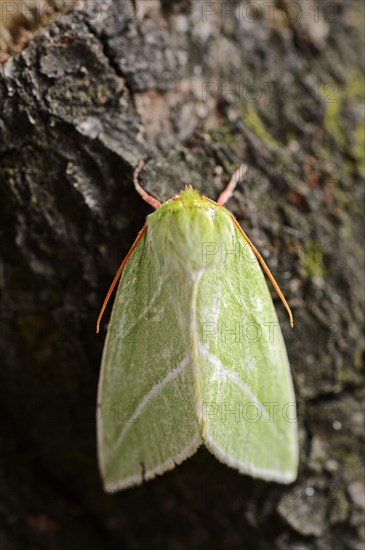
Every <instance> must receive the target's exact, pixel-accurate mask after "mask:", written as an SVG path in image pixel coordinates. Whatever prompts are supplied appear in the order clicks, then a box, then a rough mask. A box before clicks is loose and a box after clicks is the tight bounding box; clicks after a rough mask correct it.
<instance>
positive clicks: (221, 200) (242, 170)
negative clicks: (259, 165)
mask: <svg viewBox="0 0 365 550" xmlns="http://www.w3.org/2000/svg"><path fill="white" fill-rule="evenodd" d="M247 169H248V166H247V164H242V165H241V166H240V167H239V168H238V170H236V171H235V173H234V174H233V176H232V177H231V179H230V181H229V183H228V185H227V187H226V188H225V190H224V191H223V192H222V193H221V194H220V195H219V197H218V200H217V204H219V205H220V206H223V205H224V204H226V202H227V201H228V200H229V199H230V198H231V197H232V193H233V191H234V190H235V187H236V185H237V183H238V182H239V180H240V179H242V178H243V176H244V175H245V174H246V172H247Z"/></svg>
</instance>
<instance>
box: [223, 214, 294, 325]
mask: <svg viewBox="0 0 365 550" xmlns="http://www.w3.org/2000/svg"><path fill="white" fill-rule="evenodd" d="M231 218H232V221H233V223H234V224H235V226H236V227H237V229H238V231H239V232H240V233H241V235H242V237H243V238H244V239H245V241H246V243H247V244H248V246H249V247H250V248H251V250H252V252H253V253H254V254H255V256H256V258H257V259H258V261H259V262H260V264H261V266H262V269H263V270H264V271H265V273H266V275H267V276H268V277H269V279H270V281H271V283H272V285H273V287H274V288H275V290H276V292H277V294H278V296H279V298H280V300H281V301H282V302H283V304H284V306H285V309H286V311H287V312H288V315H289V322H290V326H291V328H293V327H294V319H293V314H292V312H291V309H290V307H289V305H288V302H287V301H286V300H285V297H284V294H283V293H282V292H281V290H280V288H279V285H278V283H277V282H276V281H275V279H274V276H273V274H272V273H271V271H270V269H269V268H268V267H267V265H266V263H265V260H264V258H263V257H262V256H261V254H260V252H259V251H258V250H257V248H256V247H255V245H254V244H253V243H252V242H251V241H250V239H249V238H248V237H247V235H246V233H245V232H244V231H243V229H242V227H241V226H240V224H239V223H238V221H237V220H236V218H235V217H234V216H232V214H231Z"/></svg>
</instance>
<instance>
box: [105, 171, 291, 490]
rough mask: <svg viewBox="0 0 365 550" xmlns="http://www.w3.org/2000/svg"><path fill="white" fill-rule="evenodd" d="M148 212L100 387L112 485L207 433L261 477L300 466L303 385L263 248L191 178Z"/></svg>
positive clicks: (162, 467) (180, 456)
mask: <svg viewBox="0 0 365 550" xmlns="http://www.w3.org/2000/svg"><path fill="white" fill-rule="evenodd" d="M142 166H143V163H142V162H140V163H139V165H138V167H137V170H136V173H135V178H134V182H135V186H136V189H137V191H138V192H139V193H140V194H141V196H142V197H143V198H144V199H145V200H146V201H147V202H149V204H151V205H152V206H154V207H155V208H156V211H155V212H154V213H152V214H150V215H149V216H148V217H147V221H146V224H145V226H144V227H143V229H142V230H141V231H140V232H139V234H138V236H137V239H136V240H135V242H134V244H133V246H132V248H131V250H130V252H129V253H128V255H127V257H126V258H125V259H124V261H123V263H122V265H121V266H120V268H119V270H118V273H117V274H116V276H115V279H114V281H113V283H112V285H111V287H110V290H109V292H108V294H107V297H106V299H105V302H104V304H103V307H102V310H101V312H100V315H99V319H98V323H97V332H98V331H99V325H100V319H101V316H102V314H103V312H104V309H105V307H106V303H107V301H108V299H109V297H110V294H111V293H112V291H113V289H114V287H115V285H116V283H117V282H118V279H119V277H120V276H121V280H120V283H119V288H118V291H117V295H116V299H115V302H114V306H113V311H112V315H111V320H110V323H109V328H108V334H107V337H106V342H105V346H104V352H103V359H102V366H101V374H100V381H99V389H98V406H99V418H98V430H97V431H98V433H97V438H98V457H99V465H100V470H101V474H102V478H103V482H104V487H105V490H106V491H107V492H115V491H118V490H121V489H125V488H128V487H130V486H131V485H134V484H140V483H142V481H144V480H148V479H152V478H154V477H155V476H156V475H158V474H162V473H164V472H165V471H167V470H170V469H172V468H174V466H175V465H177V464H179V463H180V462H182V461H183V460H185V459H186V458H188V457H189V456H191V455H192V454H194V453H195V451H196V450H197V449H198V447H199V446H200V445H202V444H204V445H205V446H206V447H207V448H208V449H209V450H210V451H211V452H212V453H213V455H214V456H216V457H217V458H218V459H219V460H220V461H221V462H223V463H225V464H227V465H228V466H231V467H233V468H236V469H237V470H238V471H239V472H241V473H244V474H249V475H251V476H253V477H258V478H262V479H265V480H273V481H277V482H281V483H290V482H292V481H294V480H295V479H296V477H297V469H298V437H297V422H296V408H295V397H294V391H293V384H292V379H291V375H290V367H289V362H288V358H287V353H286V349H285V344H284V340H283V337H282V333H281V330H280V327H279V324H278V320H277V316H276V312H275V309H274V306H273V302H272V299H271V296H270V293H269V290H268V287H267V284H266V281H265V278H264V275H263V273H262V271H261V268H260V265H259V263H258V260H259V261H260V263H261V265H262V266H263V268H264V270H265V272H266V273H267V275H268V276H269V278H270V280H271V281H272V283H273V285H274V287H275V289H276V290H277V292H278V294H279V296H280V298H281V299H282V301H283V303H284V305H285V307H286V308H287V310H288V313H289V317H290V324H291V326H293V318H292V314H291V311H290V309H289V306H288V304H287V302H286V301H285V298H284V296H283V295H282V293H281V292H280V289H279V287H278V285H277V283H276V282H275V280H274V279H273V276H272V275H271V273H270V271H269V270H268V268H267V266H266V265H265V263H264V261H263V259H262V257H261V256H260V254H259V252H258V251H257V250H256V248H255V247H254V246H253V244H252V243H251V241H250V240H249V239H248V237H247V235H246V234H245V233H244V232H243V230H242V229H241V227H240V226H239V225H238V222H237V221H236V219H235V218H234V217H233V215H232V214H231V213H230V212H229V211H228V210H227V209H226V208H225V207H224V206H223V204H224V203H225V202H226V200H227V199H228V198H229V196H230V195H231V193H232V190H233V188H234V186H235V184H236V182H237V180H238V179H239V177H241V176H242V174H243V170H242V169H240V170H239V171H238V172H236V174H235V175H234V177H233V178H232V180H231V182H230V184H229V185H228V187H227V189H226V191H225V192H224V193H222V195H221V196H220V197H219V199H218V201H217V202H214V201H212V200H210V199H208V198H206V197H205V196H203V195H200V194H199V193H198V191H196V190H194V189H192V188H191V187H186V188H185V190H184V191H182V192H181V194H179V195H177V196H174V197H172V198H171V199H170V200H168V201H167V202H165V203H164V204H162V205H161V204H160V203H159V202H158V201H157V200H156V199H154V198H153V197H151V196H149V195H148V194H147V193H146V192H145V191H144V190H143V189H142V188H141V187H140V185H139V183H138V174H139V172H140V171H141V169H142Z"/></svg>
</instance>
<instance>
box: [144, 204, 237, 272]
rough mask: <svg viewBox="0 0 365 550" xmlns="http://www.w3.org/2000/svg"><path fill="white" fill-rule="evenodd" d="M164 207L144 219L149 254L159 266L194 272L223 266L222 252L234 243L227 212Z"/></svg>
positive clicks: (233, 232) (230, 247)
mask: <svg viewBox="0 0 365 550" xmlns="http://www.w3.org/2000/svg"><path fill="white" fill-rule="evenodd" d="M167 206H168V205H166V206H163V207H161V208H160V209H159V210H157V212H155V213H154V214H151V215H150V216H149V217H148V220H147V226H148V231H147V235H148V239H149V244H150V247H151V252H152V253H153V254H154V256H155V257H156V259H157V261H158V263H159V264H160V267H161V268H162V269H168V270H177V271H180V272H181V271H182V270H183V271H187V272H190V273H195V272H201V271H202V270H205V269H209V268H212V267H219V266H220V265H222V266H223V264H224V263H225V262H224V251H226V250H227V249H229V250H231V249H232V248H233V247H234V244H235V243H234V240H235V231H234V225H233V222H232V220H231V218H230V216H229V214H228V212H226V211H225V210H224V209H223V208H218V207H212V208H199V207H186V206H183V207H180V208H167ZM222 251H223V254H222ZM222 260H223V261H222Z"/></svg>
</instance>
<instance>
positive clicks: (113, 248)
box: [0, 0, 364, 550]
mask: <svg viewBox="0 0 365 550" xmlns="http://www.w3.org/2000/svg"><path fill="white" fill-rule="evenodd" d="M253 4H254V6H251V8H249V7H248V2H240V3H222V4H221V5H218V3H216V2H208V3H207V2H203V1H200V0H196V1H194V2H191V3H190V2H188V1H184V0H181V1H177V0H176V1H174V0H161V2H159V1H152V2H137V3H136V4H134V3H133V2H128V1H126V0H113V1H104V2H103V3H102V7H101V5H99V6H96V7H95V9H94V11H93V10H91V8H90V6H89V8H88V9H83V8H82V7H81V8H79V9H78V10H76V12H74V13H72V14H68V15H64V16H63V18H62V17H59V18H56V20H55V21H54V22H53V23H52V24H50V25H48V26H46V27H45V28H43V29H42V30H41V31H40V33H39V34H38V35H37V36H36V37H35V39H34V40H33V42H32V43H30V44H29V45H28V46H27V47H26V48H25V49H24V50H23V51H22V52H21V53H20V54H19V55H18V56H16V57H13V58H10V59H9V60H8V61H7V62H6V63H4V64H3V65H2V66H1V71H0V98H1V105H2V108H1V112H0V128H1V138H0V153H1V156H0V173H1V206H0V211H1V219H2V227H1V256H2V261H1V264H0V267H1V270H0V286H1V291H2V306H1V319H0V322H1V333H0V335H1V370H0V387H1V400H0V410H1V425H2V426H1V435H0V437H1V456H0V461H1V462H0V466H1V469H0V476H1V484H0V495H1V496H0V548H1V549H2V550H3V549H4V550H15V549H16V550H18V549H22V550H23V549H36V548H43V549H46V548H47V549H52V550H53V549H66V548H67V550H73V549H80V548H89V549H101V548H103V549H105V550H106V549H114V548H118V549H121V548H130V549H144V548H148V549H161V548H166V549H171V550H178V549H185V548H189V549H195V548H199V549H200V548H205V547H207V548H208V547H210V548H217V549H230V550H234V549H242V548H245V549H255V550H256V549H259V550H262V549H272V548H275V549H280V550H281V549H287V548H288V549H289V548H290V549H312V548H313V549H326V550H327V549H328V550H334V549H338V550H343V549H344V548H349V549H352V550H360V549H362V548H363V547H364V546H363V544H364V525H363V511H364V493H363V485H362V482H363V474H364V472H363V466H362V450H363V447H362V432H363V422H364V411H363V406H362V394H363V391H362V383H363V377H362V371H361V369H362V361H363V350H364V342H363V337H362V330H363V316H362V306H363V277H364V274H363V271H362V266H363V262H362V260H363V246H364V237H363V235H364V233H363V229H364V227H363V222H362V206H363V186H362V177H363V175H364V159H363V151H364V112H363V109H362V107H361V100H362V97H363V80H362V65H361V61H362V59H361V56H362V49H363V42H362V38H363V36H362V18H363V15H364V14H363V13H362V10H363V6H364V5H363V3H362V2H360V1H357V0H354V1H346V2H345V0H343V1H337V2H326V1H324V2H321V3H320V5H319V11H318V12H317V11H316V6H317V4H316V2H314V1H313V2H312V1H310V0H303V2H296V3H294V2H287V1H286V0H278V1H277V2H274V1H273V2H271V3H270V2H267V3H264V2H254V3H253ZM295 6H298V7H299V11H298V12H297V16H295V11H293V10H294V8H295ZM231 8H233V9H234V10H235V12H234V14H232V13H229V12H228V11H227V10H228V9H231ZM225 10H226V11H225ZM317 19H318V22H316V21H317ZM204 83H205V84H204ZM206 83H208V85H207V84H206ZM220 84H222V85H223V88H220ZM248 84H251V87H247V85H248ZM252 84H254V86H252ZM224 86H225V88H224ZM228 90H231V91H232V90H234V91H235V94H232V93H228ZM205 92H207V93H206V94H205ZM139 158H143V159H145V161H147V166H146V169H145V171H144V173H143V175H142V183H143V185H144V186H145V187H146V188H147V189H148V190H149V191H150V192H152V193H153V194H154V195H155V196H156V197H158V198H159V199H160V200H164V199H167V198H168V197H169V196H171V195H172V194H173V193H175V192H177V191H179V190H180V189H181V188H182V186H183V185H184V184H186V183H192V184H193V185H194V186H196V187H197V188H198V189H201V190H202V191H204V193H205V194H207V195H208V196H210V197H212V198H216V197H217V194H218V192H219V191H220V190H221V189H222V187H223V186H224V184H225V182H226V181H227V180H228V178H229V173H230V172H231V171H232V170H233V169H234V168H236V167H237V165H238V164H239V163H240V162H242V161H245V162H247V164H248V165H249V172H248V176H247V178H246V181H245V182H244V184H241V185H240V186H239V188H238V189H237V191H236V192H235V194H234V197H233V198H232V200H231V201H230V203H229V207H230V209H231V210H232V212H233V213H234V214H235V215H236V216H237V218H238V220H239V221H240V223H241V224H242V226H243V227H244V228H245V230H247V232H248V234H249V235H250V236H251V238H252V239H253V240H254V242H255V243H256V244H257V246H258V247H259V248H260V249H261V250H263V252H264V255H265V256H266V259H267V261H268V263H269V265H270V267H271V269H272V271H273V272H274V274H275V275H276V276H277V279H278V281H279V283H280V285H281V287H282V289H283V291H284V293H285V295H286V297H287V298H288V299H289V302H290V303H291V305H292V308H293V311H294V315H295V321H296V329H294V332H289V330H285V335H286V341H287V347H288V353H289V357H290V362H291V365H292V371H293V377H294V381H295V387H296V394H297V398H298V402H299V410H300V419H299V420H300V435H301V438H300V439H301V466H300V474H299V478H298V481H297V483H295V484H293V486H289V487H283V486H280V485H276V484H274V483H265V482H263V481H259V480H253V479H251V478H249V477H246V476H242V475H239V474H238V473H237V472H236V471H234V470H231V469H229V468H227V467H226V466H224V465H222V464H220V463H219V462H218V461H217V460H216V459H215V458H214V457H213V456H211V455H210V454H209V453H208V452H207V451H205V450H204V449H201V450H199V452H198V453H197V454H196V455H195V456H194V457H193V458H191V459H189V460H188V461H186V462H185V463H184V464H182V465H181V466H179V467H178V468H176V469H175V470H174V471H172V472H169V473H167V474H165V475H164V476H162V477H159V478H157V479H156V480H154V481H152V482H149V483H147V484H146V485H144V486H142V487H140V488H136V489H133V490H130V491H126V492H124V493H120V494H116V495H113V496H108V495H105V494H103V492H102V488H101V483H100V478H99V473H98V469H97V462H96V446H95V402H96V389H97V380H98V373H99V365H100V357H101V352H102V347H103V340H104V333H105V328H106V325H107V316H108V315H107V316H106V318H105V319H104V326H103V333H102V334H101V335H100V336H98V337H97V336H96V335H95V320H96V317H97V314H98V310H99V307H100V302H101V301H102V299H103V296H104V294H105V291H106V288H107V287H108V284H109V282H110V280H111V278H112V276H113V274H114V272H115V270H116V267H117V266H118V264H119V262H120V260H121V258H122V257H123V255H124V254H125V253H126V252H127V250H128V248H129V246H130V245H131V243H132V241H133V238H134V236H135V234H136V233H137V231H138V230H139V229H140V228H141V226H142V224H143V221H144V218H145V216H146V214H147V213H148V212H149V208H148V206H147V205H145V204H144V203H143V202H142V201H141V199H140V197H139V196H137V194H136V193H135V191H134V189H133V185H132V173H133V166H134V165H135V164H136V162H137V160H138V159H139ZM278 313H279V316H280V319H281V321H282V324H283V326H284V327H285V325H286V324H287V319H286V317H285V312H284V311H283V309H282V307H281V305H280V303H279V302H278ZM267 452H270V450H269V449H268V450H267Z"/></svg>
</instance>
